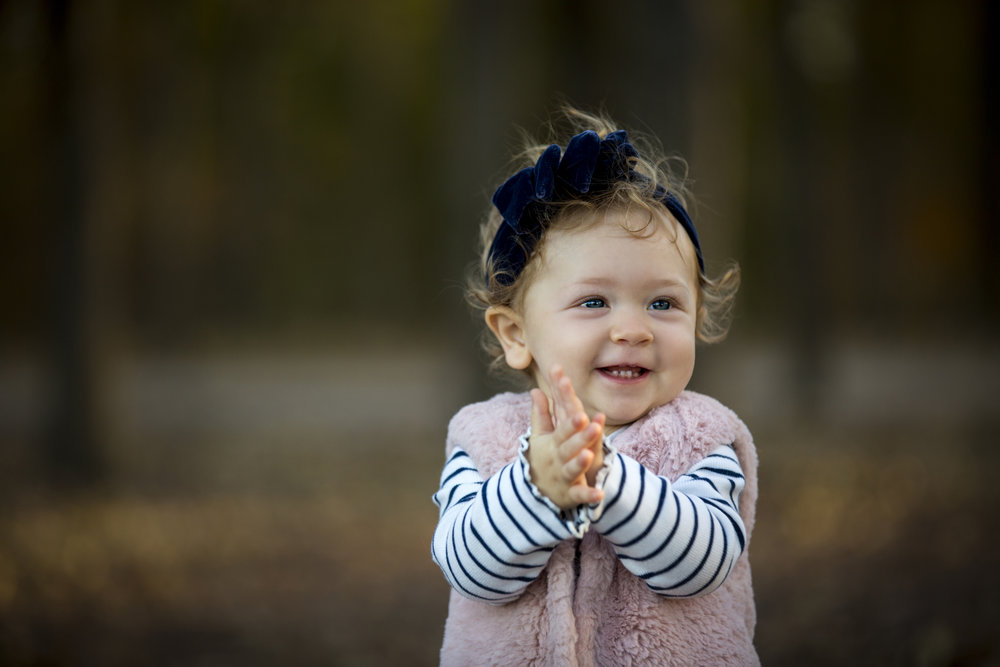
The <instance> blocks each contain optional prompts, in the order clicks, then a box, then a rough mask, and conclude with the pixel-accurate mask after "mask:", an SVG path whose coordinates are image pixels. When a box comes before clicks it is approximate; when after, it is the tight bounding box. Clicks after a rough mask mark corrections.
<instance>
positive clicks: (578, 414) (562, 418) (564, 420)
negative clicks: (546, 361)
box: [549, 364, 590, 436]
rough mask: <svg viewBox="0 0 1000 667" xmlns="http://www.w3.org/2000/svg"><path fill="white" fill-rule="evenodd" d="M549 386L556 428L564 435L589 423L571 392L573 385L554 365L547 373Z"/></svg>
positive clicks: (559, 367) (573, 392)
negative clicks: (561, 430)
mask: <svg viewBox="0 0 1000 667" xmlns="http://www.w3.org/2000/svg"><path fill="white" fill-rule="evenodd" d="M549 386H550V387H552V407H553V409H554V413H555V414H554V415H553V417H554V423H555V426H556V428H562V429H563V430H564V431H565V432H566V435H567V436H568V435H569V434H570V433H575V432H576V431H579V430H580V429H581V428H583V427H584V426H586V425H587V423H589V421H590V420H589V418H588V417H587V413H586V412H584V409H583V403H582V402H581V401H580V399H579V397H577V395H576V392H575V391H574V390H573V383H572V382H571V381H570V379H569V378H568V377H566V375H565V374H564V373H563V369H562V367H561V366H559V365H558V364H556V365H555V366H553V367H552V370H551V371H550V372H549Z"/></svg>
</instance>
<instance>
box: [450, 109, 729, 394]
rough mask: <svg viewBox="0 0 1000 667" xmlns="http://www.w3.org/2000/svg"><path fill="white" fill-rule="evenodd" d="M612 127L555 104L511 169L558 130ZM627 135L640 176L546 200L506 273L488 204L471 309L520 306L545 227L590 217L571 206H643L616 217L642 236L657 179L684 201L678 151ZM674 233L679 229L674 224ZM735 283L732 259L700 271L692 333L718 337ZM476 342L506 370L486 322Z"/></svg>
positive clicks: (652, 213)
mask: <svg viewBox="0 0 1000 667" xmlns="http://www.w3.org/2000/svg"><path fill="white" fill-rule="evenodd" d="M560 121H561V122H560ZM617 129H619V127H618V126H617V125H616V124H615V123H613V122H612V121H611V120H610V119H608V118H607V117H606V116H604V115H598V114H590V113H586V112H583V111H580V110H578V109H574V108H571V107H565V108H563V109H562V110H561V114H560V116H559V117H558V119H557V122H556V123H550V126H549V134H550V135H551V136H553V137H556V138H555V139H554V140H552V141H550V142H548V143H544V144H543V143H538V142H537V141H533V140H532V139H531V138H530V137H528V136H525V137H524V145H525V147H524V149H523V150H522V151H521V152H520V153H519V154H518V155H517V156H516V157H515V160H514V162H515V165H514V168H513V169H512V170H511V172H514V171H516V170H518V169H520V168H522V167H525V166H531V165H533V164H535V162H536V161H537V160H538V158H539V156H540V155H541V154H542V153H543V152H544V151H545V149H546V148H547V147H548V146H549V145H550V144H552V143H558V144H560V145H565V143H566V142H565V141H559V139H560V138H563V136H565V137H569V136H573V135H575V134H578V133H580V132H583V131H586V130H593V131H594V132H596V133H597V134H598V136H599V137H600V138H601V139H603V138H604V137H606V136H607V135H608V134H610V133H612V132H614V131H616V130H617ZM560 130H562V131H560ZM629 136H630V141H631V142H632V143H633V144H634V145H635V146H636V148H637V150H638V152H639V155H640V157H639V158H637V159H635V160H634V162H633V163H632V164H631V166H632V168H633V170H634V171H635V173H636V174H638V175H639V176H640V177H641V178H637V179H634V180H627V181H626V180H622V181H617V182H616V183H614V185H613V187H611V188H610V189H609V190H607V191H606V192H601V193H599V194H596V195H580V196H579V197H577V198H572V199H568V200H564V201H555V202H551V203H547V205H546V206H545V208H544V210H542V211H540V212H539V218H540V219H539V223H540V224H539V229H540V232H539V234H540V237H539V238H535V239H532V241H531V247H530V249H529V251H528V253H527V254H528V255H529V259H528V262H527V264H526V265H525V267H524V269H523V271H521V273H520V274H518V275H516V276H511V275H509V274H505V273H504V268H503V267H501V266H499V265H498V264H499V263H497V262H495V261H493V258H491V257H490V246H491V244H492V243H493V239H494V237H495V236H496V234H497V230H498V229H499V227H500V225H501V224H502V223H503V218H502V216H501V215H500V212H499V211H498V210H497V209H496V208H495V207H490V211H489V214H488V215H487V217H486V219H485V220H484V221H483V222H482V224H481V225H480V228H479V234H480V240H479V247H480V252H479V260H478V261H477V262H476V263H475V264H474V265H473V266H471V267H470V270H469V275H468V278H467V281H466V300H467V301H468V302H469V304H470V305H471V306H472V307H473V308H474V309H475V310H476V311H479V312H481V313H485V311H486V310H487V309H489V308H491V307H494V306H506V307H508V308H511V309H514V310H520V308H521V306H522V299H523V296H524V293H525V291H526V288H527V286H528V285H530V284H531V281H532V279H533V277H534V275H535V274H536V273H537V271H538V269H539V264H540V262H539V261H538V257H539V256H540V255H541V254H542V250H543V247H544V244H545V239H546V236H547V234H546V233H545V232H546V231H548V230H550V229H566V228H569V227H571V226H576V225H584V224H587V221H588V220H592V219H594V216H583V215H576V214H578V213H585V212H592V213H601V212H607V211H610V210H614V209H624V210H625V211H626V213H629V212H631V211H634V210H635V209H636V208H639V209H642V210H644V211H645V212H646V213H647V214H648V215H647V219H646V223H645V224H643V225H641V226H639V227H638V228H632V227H624V222H623V223H622V224H623V227H624V228H625V229H626V231H628V232H629V233H632V234H636V235H642V234H643V233H644V232H645V231H646V229H647V228H648V227H649V225H650V224H653V223H654V221H655V220H656V219H658V218H659V217H663V216H668V215H669V214H668V212H667V209H666V207H665V206H664V205H663V203H662V202H661V201H660V199H659V197H660V196H662V190H660V191H659V193H658V192H657V188H658V186H660V187H662V188H663V189H664V190H666V191H667V192H670V193H671V194H672V195H674V196H675V197H676V198H677V199H678V200H679V201H680V202H681V203H682V204H683V205H684V206H685V207H686V206H687V204H686V202H685V199H686V198H689V197H690V193H689V192H688V188H687V185H686V181H687V178H686V176H687V164H686V163H685V162H684V161H683V160H682V159H680V158H677V157H668V156H666V155H664V154H663V151H662V149H661V148H660V147H659V145H658V144H655V143H653V142H652V141H650V140H649V139H647V138H646V137H642V136H634V135H632V133H631V132H630V133H629ZM629 219H630V216H629V215H625V216H622V218H621V220H622V221H626V220H629ZM668 219H669V218H668ZM674 232H675V233H678V232H677V230H676V229H675V230H674ZM739 285H740V268H739V265H738V264H737V263H736V262H730V263H728V265H727V266H726V267H725V268H724V269H723V271H722V272H721V273H720V274H719V275H718V276H716V277H714V278H709V277H708V276H706V275H705V273H704V272H699V274H698V287H699V289H698V305H697V307H698V311H697V318H696V325H695V326H696V335H697V338H698V340H700V341H702V342H704V343H717V342H719V341H721V340H723V339H724V338H725V337H726V335H727V334H728V332H729V323H730V320H731V316H732V307H733V304H734V302H735V298H736V292H737V290H738V289H739ZM482 343H483V348H484V350H485V351H486V353H487V355H488V356H489V360H490V369H491V370H492V371H495V372H500V371H504V370H506V369H507V366H506V364H505V363H504V354H503V348H502V347H501V346H500V343H499V341H497V340H496V338H495V337H494V336H493V334H492V332H491V331H489V329H484V331H483V335H482ZM517 375H519V376H521V377H530V373H529V372H528V371H518V372H517Z"/></svg>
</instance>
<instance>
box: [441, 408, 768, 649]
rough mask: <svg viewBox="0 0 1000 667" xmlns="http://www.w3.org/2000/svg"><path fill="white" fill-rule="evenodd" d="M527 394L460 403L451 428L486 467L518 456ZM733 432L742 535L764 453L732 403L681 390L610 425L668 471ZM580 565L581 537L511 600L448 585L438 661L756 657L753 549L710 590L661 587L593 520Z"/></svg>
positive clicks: (632, 449) (683, 466)
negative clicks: (492, 600)
mask: <svg viewBox="0 0 1000 667" xmlns="http://www.w3.org/2000/svg"><path fill="white" fill-rule="evenodd" d="M530 410H531V400H530V398H529V396H528V395H527V394H509V393H508V394H500V395H498V396H494V397H493V398H492V399H490V400H488V401H485V402H483V403H476V404H473V405H469V406H466V407H465V408H463V409H462V410H461V411H459V413H458V414H457V415H455V417H454V418H453V419H452V422H451V425H450V426H449V429H448V441H447V451H448V453H449V454H450V453H451V451H452V449H454V448H455V447H456V446H461V447H462V448H463V449H464V450H465V451H466V452H468V453H469V455H470V456H471V457H472V460H473V461H475V463H476V465H477V467H478V468H479V471H480V472H481V473H482V474H483V476H484V477H488V476H491V475H493V474H494V473H495V472H496V471H497V470H499V469H500V468H502V467H503V466H504V465H506V464H507V463H509V462H510V461H512V460H513V459H514V458H515V457H516V456H517V448H518V442H517V440H518V437H519V436H520V435H521V434H522V433H524V432H525V430H526V429H527V427H528V424H529V420H530ZM728 443H733V446H734V448H735V449H736V454H737V456H738V457H739V460H740V465H741V466H742V467H743V472H744V475H745V476H746V487H745V488H744V490H743V493H742V495H741V496H740V514H741V515H742V517H743V521H744V522H745V524H746V529H747V537H748V539H749V536H750V533H751V531H752V530H753V523H754V505H755V503H756V500H757V453H756V450H755V449H754V446H753V441H752V439H751V437H750V433H749V431H748V430H747V428H746V426H744V425H743V422H741V421H740V420H739V418H738V417H736V415H735V414H734V413H733V412H732V411H731V410H729V409H728V408H726V407H724V406H723V405H722V404H720V403H719V402H718V401H716V400H715V399H712V398H709V397H708V396H703V395H701V394H696V393H694V392H689V391H685V392H683V393H682V394H681V395H680V396H678V397H677V398H676V399H675V400H673V401H671V402H670V403H668V404H667V405H664V406H662V407H660V408H657V409H656V410H653V411H652V412H651V413H650V414H649V415H647V416H646V417H644V418H642V419H641V420H639V421H638V422H636V423H635V424H633V425H632V426H630V427H629V428H628V429H627V430H625V431H623V432H622V433H620V434H619V435H617V436H616V437H615V441H614V444H615V447H616V448H617V449H618V450H619V451H620V452H621V453H622V454H625V455H627V456H631V457H632V458H634V459H636V460H638V461H639V462H640V463H642V464H643V465H644V466H646V467H647V468H649V469H650V470H653V471H655V472H656V473H657V474H659V475H662V476H665V477H667V478H669V479H671V480H675V479H677V477H678V476H680V475H682V474H683V473H685V472H686V471H687V470H688V469H689V468H690V467H691V466H692V465H694V464H695V463H696V462H698V461H699V460H701V459H702V458H704V456H705V455H707V454H708V453H709V452H710V451H712V450H713V449H715V447H717V446H718V445H720V444H728ZM581 548H582V558H581V563H580V577H579V579H578V580H576V577H575V576H574V573H573V556H574V544H573V542H572V541H567V542H564V543H562V544H560V545H559V546H558V547H557V548H556V549H555V551H554V552H553V553H552V556H551V558H550V560H549V563H548V565H547V566H546V568H545V570H544V571H543V572H542V574H541V576H540V577H539V578H538V579H537V580H535V581H534V582H532V583H531V585H529V586H528V588H527V589H526V590H525V592H524V594H523V595H522V596H521V597H520V598H519V599H518V600H517V601H515V602H512V603H510V604H507V605H503V606H494V605H488V604H485V603H483V602H478V601H475V600H470V599H468V598H465V597H462V596H461V595H459V594H458V593H456V592H455V591H452V593H451V601H450V606H449V612H448V620H447V622H446V623H445V633H444V644H443V646H442V648H441V664H442V665H551V666H553V667H556V666H558V667H566V666H568V665H580V666H590V665H759V664H760V661H759V659H758V657H757V653H756V651H755V650H754V647H753V631H754V624H755V622H756V610H755V609H754V603H753V588H752V586H751V580H750V564H749V561H748V559H747V554H746V553H745V552H744V554H743V555H742V556H741V557H740V558H739V560H738V561H737V562H736V565H735V567H734V569H733V572H732V574H730V575H729V578H728V579H726V581H725V583H724V584H723V585H722V586H721V587H720V588H718V589H717V590H715V591H714V592H712V593H710V594H708V595H705V596H702V597H697V598H690V599H666V598H661V597H659V596H657V595H656V594H654V593H653V592H652V591H650V590H649V589H648V588H647V587H646V585H645V584H644V583H643V582H642V581H641V580H639V579H638V578H637V577H636V576H634V575H633V574H631V573H630V572H628V570H626V569H625V567H624V566H623V565H621V563H619V562H618V558H617V557H616V556H615V553H614V551H613V550H612V548H611V546H610V545H609V544H608V543H607V542H606V541H605V540H604V539H603V538H602V537H601V536H600V535H598V534H596V532H595V531H592V532H589V533H587V534H586V535H585V537H584V539H583V542H582V545H581Z"/></svg>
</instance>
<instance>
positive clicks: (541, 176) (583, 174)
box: [489, 130, 705, 285]
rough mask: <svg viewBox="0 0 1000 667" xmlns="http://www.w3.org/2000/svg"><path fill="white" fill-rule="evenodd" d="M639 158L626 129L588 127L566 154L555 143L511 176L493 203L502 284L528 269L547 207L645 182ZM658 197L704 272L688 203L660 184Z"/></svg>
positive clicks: (496, 263)
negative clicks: (498, 219) (603, 132)
mask: <svg viewBox="0 0 1000 667" xmlns="http://www.w3.org/2000/svg"><path fill="white" fill-rule="evenodd" d="M638 157H639V153H638V152H637V151H636V150H635V147H633V146H632V144H630V143H629V142H628V135H627V134H626V133H625V130H618V131H617V132H611V133H610V134H608V135H607V136H606V137H605V138H604V139H603V140H602V139H601V138H600V136H598V134H597V133H596V132H594V131H593V130H587V131H586V132H581V133H580V134H577V135H575V136H574V137H573V138H572V139H570V141H569V143H568V144H567V145H566V152H565V153H563V152H562V150H561V149H560V147H559V146H558V145H556V144H552V145H551V146H549V147H548V148H546V149H545V151H544V152H543V153H542V155H541V157H539V158H538V161H537V162H535V166H533V167H525V168H524V169H522V170H520V171H519V172H517V173H516V174H514V175H513V176H511V177H510V178H508V179H507V180H506V181H505V182H504V184H503V185H501V186H500V187H499V188H497V191H496V192H495V193H494V194H493V205H494V206H496V207H497V210H498V211H500V215H501V216H502V217H503V222H502V223H501V224H500V228H499V229H497V233H496V236H495V237H494V238H493V244H492V245H491V246H490V255H489V256H490V258H491V259H492V260H493V262H494V266H495V267H496V268H497V269H498V271H497V280H498V282H500V283H501V284H503V285H510V284H511V283H513V282H514V280H516V279H517V276H519V275H520V274H521V271H523V270H524V266H525V264H527V262H528V258H529V257H530V256H531V252H532V250H534V246H535V243H537V241H538V238H539V237H540V236H541V222H540V215H539V214H540V213H541V212H542V211H543V210H544V207H545V206H546V205H548V204H550V203H553V202H557V201H568V200H571V199H577V198H579V197H580V195H587V194H589V195H597V194H600V193H602V192H606V191H607V190H609V189H610V188H611V186H612V185H613V184H614V183H616V182H618V181H640V180H641V179H643V178H644V177H643V176H641V175H639V174H637V173H636V172H635V171H634V170H633V169H632V160H633V159H634V158H638ZM654 196H655V197H656V199H657V200H659V201H660V202H662V203H663V205H664V206H666V207H667V210H668V211H670V213H671V215H673V216H674V217H675V218H676V219H677V221H678V222H679V223H680V224H681V226H682V227H683V228H684V230H685V231H686V232H687V234H688V236H690V237H691V241H692V242H693V243H694V248H695V252H696V253H697V255H698V267H699V268H700V269H701V271H702V272H704V270H705V265H704V262H703V260H702V256H701V244H700V243H699V241H698V234H697V232H696V231H695V228H694V223H692V222H691V218H690V217H689V216H688V214H687V211H686V210H684V206H683V205H682V204H681V202H680V200H678V199H677V198H676V197H675V196H674V195H673V194H671V193H669V192H667V191H666V190H665V189H664V188H663V187H662V186H659V185H658V186H656V190H655V191H654Z"/></svg>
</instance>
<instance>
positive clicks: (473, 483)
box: [431, 448, 578, 604]
mask: <svg viewBox="0 0 1000 667" xmlns="http://www.w3.org/2000/svg"><path fill="white" fill-rule="evenodd" d="M434 502H435V503H436V504H437V505H438V507H439V508H440V512H441V513H440V518H439V520H438V526H437V529H436V530H435V532H434V542H433V545H432V549H431V556H432V557H433V558H434V562H435V563H437V564H438V566H439V567H440V568H441V570H442V571H443V572H444V575H445V577H446V578H447V579H448V582H449V583H450V584H451V585H452V587H454V588H455V590H457V591H458V592H459V593H461V594H463V595H465V596H467V597H470V598H473V599H478V600H483V601H485V602H491V603H496V604H503V603H505V602H510V601H511V600H514V599H516V598H517V597H518V596H519V595H520V594H521V593H522V592H523V591H524V589H525V588H527V586H528V584H530V583H531V582H532V581H534V580H535V579H536V578H537V577H538V575H539V574H540V573H541V571H542V569H543V568H544V567H545V564H546V563H547V562H548V560H549V556H550V554H551V553H552V550H553V549H554V548H555V546H556V545H557V544H559V543H560V542H562V541H563V540H566V539H569V538H571V537H574V536H575V534H577V533H578V530H577V529H576V526H575V524H574V520H573V518H570V519H566V518H564V517H563V516H562V515H561V513H560V512H559V510H558V508H557V507H556V506H555V505H554V504H552V503H551V502H550V501H548V500H547V499H545V498H544V497H542V496H541V494H540V493H539V492H538V490H537V488H535V487H534V485H533V484H531V482H530V481H529V478H528V471H527V461H526V459H525V458H524V457H523V456H521V457H519V458H518V459H517V460H515V461H513V462H511V463H509V464H508V465H506V466H504V467H503V468H501V469H500V470H499V472H497V473H496V474H495V475H493V476H492V477H490V478H489V479H487V480H483V478H482V476H481V475H480V474H479V471H478V470H477V469H476V467H475V464H474V463H473V462H472V459H471V458H469V455H468V454H466V453H465V451H464V450H462V449H460V448H457V449H455V450H454V452H453V453H452V455H451V457H450V458H449V459H448V462H447V463H446V464H445V466H444V471H443V472H442V473H441V486H440V488H439V489H438V492H437V493H436V494H434Z"/></svg>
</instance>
